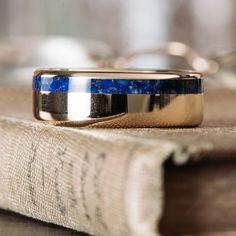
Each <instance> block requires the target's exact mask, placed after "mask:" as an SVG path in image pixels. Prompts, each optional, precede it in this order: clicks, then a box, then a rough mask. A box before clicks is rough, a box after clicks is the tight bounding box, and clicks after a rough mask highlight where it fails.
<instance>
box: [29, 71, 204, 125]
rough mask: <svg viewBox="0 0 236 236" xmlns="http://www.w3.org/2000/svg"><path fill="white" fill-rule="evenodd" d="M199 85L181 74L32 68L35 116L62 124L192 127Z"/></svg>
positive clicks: (198, 113) (199, 103)
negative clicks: (33, 70) (34, 69)
mask: <svg viewBox="0 0 236 236" xmlns="http://www.w3.org/2000/svg"><path fill="white" fill-rule="evenodd" d="M202 81H203V80H202V74H201V73H198V72H194V71H184V70H158V71H156V70H110V69H109V70H108V69H44V70H36V71H35V72H34V75H33V85H32V87H33V113H34V117H35V118H36V119H38V120H43V121H47V122H50V123H53V124H55V125H62V126H89V127H107V128H135V127H194V126H198V125H199V124H200V123H201V122H202V119H203V82H202Z"/></svg>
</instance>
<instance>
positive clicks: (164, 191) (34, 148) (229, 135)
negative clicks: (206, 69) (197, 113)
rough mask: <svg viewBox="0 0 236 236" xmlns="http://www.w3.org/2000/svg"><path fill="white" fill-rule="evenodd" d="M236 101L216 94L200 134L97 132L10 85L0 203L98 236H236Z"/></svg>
mask: <svg viewBox="0 0 236 236" xmlns="http://www.w3.org/2000/svg"><path fill="white" fill-rule="evenodd" d="M235 100H236V93H235V92H230V91H219V90H218V91H210V92H208V93H207V95H206V115H205V121H204V123H203V125H202V126H201V127H198V128H194V129H92V128H90V129H88V128H69V127H54V126H52V125H47V124H44V123H40V122H37V121H35V120H33V118H32V114H31V108H32V105H31V92H30V89H29V90H23V89H13V88H1V89H0V207H1V208H4V209H9V210H12V211H14V212H18V213H21V214H24V215H27V216H30V217H33V218H37V219H40V220H43V221H46V222H52V223H55V224H59V225H63V226H65V227H69V228H72V229H75V230H78V231H84V232H87V233H89V234H92V235H104V236H106V235H107V236H108V235H109V236H113V235H114V236H121V235H122V236H144V235H145V236H157V235H171V236H172V235H175V236H176V235H198V234H200V233H204V232H208V233H216V232H231V233H232V235H236V197H235V196H236V158H235V157H236V145H235V144H236V109H235ZM202 235H205V234H202ZM209 235H214V234H209ZM217 235H218V234H217Z"/></svg>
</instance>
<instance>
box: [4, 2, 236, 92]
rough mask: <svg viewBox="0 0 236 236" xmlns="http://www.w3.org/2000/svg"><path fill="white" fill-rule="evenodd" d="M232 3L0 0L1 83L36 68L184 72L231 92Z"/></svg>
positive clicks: (26, 79) (25, 81)
mask: <svg viewBox="0 0 236 236" xmlns="http://www.w3.org/2000/svg"><path fill="white" fill-rule="evenodd" d="M235 13H236V1H235V0H214V1H212V0H198V1H196V0H165V1H163V0H145V1H137V0H136V1H135V0H99V1H94V0H50V1H48V0H17V1H16V0H0V75H1V76H0V84H7V85H17V86H25V85H30V83H31V77H32V73H33V71H34V70H35V69H36V68H38V67H132V68H153V69H168V68H185V69H196V70H199V71H202V72H204V73H205V75H206V77H207V79H206V81H207V87H210V88H211V87H212V88H214V87H219V86H224V87H229V88H231V89H236V40H235V39H236V14H235Z"/></svg>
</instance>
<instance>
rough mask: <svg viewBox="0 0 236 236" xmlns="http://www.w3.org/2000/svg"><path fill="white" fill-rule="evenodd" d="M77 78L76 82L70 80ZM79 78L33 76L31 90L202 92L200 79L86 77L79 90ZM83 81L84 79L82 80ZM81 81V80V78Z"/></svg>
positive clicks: (141, 92) (145, 92)
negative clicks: (85, 84) (84, 84)
mask: <svg viewBox="0 0 236 236" xmlns="http://www.w3.org/2000/svg"><path fill="white" fill-rule="evenodd" d="M75 79H77V81H76V83H72V82H71V81H73V80H75ZM79 80H80V78H71V77H51V78H46V77H43V76H35V77H34V78H33V90H38V91H48V92H71V91H73V92H88V93H97V94H102V93H108V94H158V93H169V94H193V93H201V92H202V80H201V79H197V78H194V77H193V78H188V79H163V80H147V79H146V80H135V79H97V78H96V79H87V80H86V81H88V83H87V85H88V86H85V87H84V86H83V88H84V90H82V91H81V87H82V86H81V87H79V86H80V81H79ZM83 82H84V80H83ZM81 83H82V80H81Z"/></svg>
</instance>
